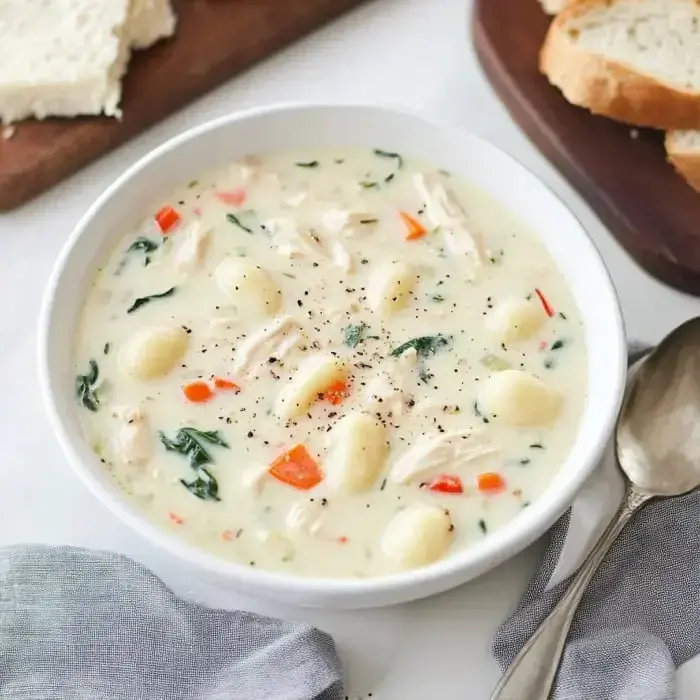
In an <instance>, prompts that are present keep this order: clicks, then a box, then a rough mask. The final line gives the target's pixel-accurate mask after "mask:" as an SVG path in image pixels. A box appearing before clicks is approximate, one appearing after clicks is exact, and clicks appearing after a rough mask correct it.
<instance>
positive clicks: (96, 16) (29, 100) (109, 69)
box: [0, 0, 129, 124]
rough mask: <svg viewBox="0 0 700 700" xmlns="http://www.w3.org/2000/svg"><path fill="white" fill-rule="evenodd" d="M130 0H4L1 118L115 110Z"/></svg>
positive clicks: (0, 10) (0, 2)
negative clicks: (97, 0) (30, 0)
mask: <svg viewBox="0 0 700 700" xmlns="http://www.w3.org/2000/svg"><path fill="white" fill-rule="evenodd" d="M128 14H129V0H108V2H96V1H95V0H47V1H45V2H34V1H32V2H27V0H0V47H1V48H0V53H1V55H2V57H1V58H0V121H1V122H2V123H3V124H9V123H10V122H13V121H17V120H19V119H24V118H25V117H30V116H35V117H37V118H39V119H43V118H44V117H47V116H49V115H56V116H74V115H76V114H100V113H102V112H104V113H105V114H108V115H117V114H118V113H119V112H118V105H119V99H120V97H121V77H122V74H123V73H124V70H125V68H126V64H127V61H128V58H129V42H128V37H127V35H126V33H125V31H124V27H125V25H126V21H127V18H128Z"/></svg>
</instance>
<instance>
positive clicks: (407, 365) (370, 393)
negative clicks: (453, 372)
mask: <svg viewBox="0 0 700 700" xmlns="http://www.w3.org/2000/svg"><path fill="white" fill-rule="evenodd" d="M417 363H418V354H417V352H416V350H415V348H409V349H408V350H406V352H404V353H402V355H401V356H400V357H397V358H396V359H395V360H394V362H393V364H392V365H391V366H390V367H389V368H388V369H383V370H381V371H379V372H378V373H377V374H376V375H375V376H374V377H373V378H372V379H370V380H369V382H367V386H366V387H365V401H366V405H367V408H368V409H369V410H370V411H372V412H374V413H383V412H391V413H392V414H393V415H395V416H400V415H401V414H402V413H403V411H404V408H405V406H406V403H407V402H408V399H409V398H410V395H409V394H408V392H407V391H406V388H407V386H408V385H409V383H410V381H411V375H412V374H413V372H414V371H415V369H416V366H417Z"/></svg>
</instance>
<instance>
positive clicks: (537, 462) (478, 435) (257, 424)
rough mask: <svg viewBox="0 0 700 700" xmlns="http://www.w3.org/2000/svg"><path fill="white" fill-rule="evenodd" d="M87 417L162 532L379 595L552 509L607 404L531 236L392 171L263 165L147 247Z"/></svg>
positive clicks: (122, 248) (293, 161)
mask: <svg viewBox="0 0 700 700" xmlns="http://www.w3.org/2000/svg"><path fill="white" fill-rule="evenodd" d="M75 357H76V366H75V373H76V377H77V378H76V395H77V396H76V398H77V403H78V409H77V410H79V413H80V416H81V420H82V423H83V425H84V430H85V433H86V435H87V436H88V439H89V440H90V441H91V443H92V445H93V446H94V450H95V452H96V453H97V454H98V455H99V457H100V459H101V461H102V463H103V464H104V468H105V469H106V470H107V471H108V472H109V473H110V474H111V476H112V477H113V479H114V481H115V482H116V483H117V484H118V485H119V487H120V488H121V489H122V490H123V491H124V492H125V493H126V494H127V495H128V497H129V498H130V499H131V500H132V501H133V503H134V504H136V506H137V507H138V508H140V509H141V510H142V511H143V512H144V514H145V515H146V516H147V517H148V518H149V519H151V520H152V521H153V522H155V523H157V524H158V525H160V526H161V527H162V528H165V529H166V530H168V531H170V532H171V533H173V534H174V535H176V536H177V537H179V538H182V539H183V540H185V541H187V542H188V543H190V544H192V545H194V546H196V547H198V548H201V549H203V550H206V551H207V552H210V553H212V554H215V555H217V556H219V557H222V558H225V559H230V560H235V561H237V562H239V563H241V564H243V565H246V566H251V567H261V568H264V569H268V570H276V571H282V572H285V573H290V574H296V575H301V576H321V577H344V578H361V577H370V576H380V575H384V574H387V573H391V572H396V571H400V570H405V569H410V568H415V567H422V566H426V565H428V564H430V563H432V562H435V561H437V560H439V559H441V558H443V557H447V556H450V555H451V554H453V553H454V552H458V551H460V550H462V549H464V548H465V547H469V546H470V545H472V544H474V543H475V542H478V541H480V540H481V539H483V538H484V537H488V536H489V533H491V532H493V531H494V530H496V529H497V528H499V527H501V526H502V525H503V524H504V523H506V522H508V521H509V520H511V519H512V518H515V517H516V516H517V515H518V513H520V512H521V511H522V510H523V509H524V508H527V507H528V505H529V504H530V503H531V502H532V501H533V500H534V499H536V498H537V497H538V496H539V495H540V494H541V493H542V492H543V490H544V489H546V488H547V486H548V484H549V483H550V481H551V480H552V478H553V475H554V474H555V473H556V471H557V469H559V467H560V465H561V464H562V462H563V461H564V460H565V458H566V456H567V454H568V452H569V450H570V448H571V445H572V443H573V440H574V437H575V434H576V431H577V425H578V421H579V417H580V415H581V412H582V408H583V404H584V400H585V387H586V382H585V376H586V353H585V347H584V340H583V333H582V324H581V320H580V318H579V314H578V311H577V309H576V306H575V304H574V300H573V298H572V295H571V292H570V291H569V289H568V288H567V285H566V282H565V280H564V279H563V277H562V275H561V273H560V272H559V270H558V269H557V267H556V266H555V264H554V263H553V261H552V259H551V258H550V256H549V255H548V253H547V251H546V249H545V248H544V246H543V245H542V244H541V243H540V242H539V241H538V240H537V239H536V237H535V236H534V235H533V234H532V233H531V232H530V231H528V230H527V229H526V227H525V226H524V225H523V223H522V222H521V221H519V220H518V218H517V217H516V216H514V215H512V214H511V213H509V212H508V211H505V210H504V209H503V208H502V207H501V206H500V205H499V204H498V203H497V202H496V201H494V200H493V199H492V198H491V197H490V196H488V195H486V194H485V193H484V192H481V191H479V190H477V189H476V188H474V187H473V186H471V185H470V184H469V183H466V182H463V181H461V180H460V179H459V178H458V177H457V176H455V175H452V174H450V173H448V172H445V171H442V170H438V169H436V168H433V167H430V166H426V165H424V164H422V163H419V162H414V161H412V160H411V159H410V158H407V157H405V156H404V155H403V154H399V153H393V152H388V151H385V150H380V149H377V150H368V151H349V150H348V151H345V150H337V151H325V150H324V151H318V152H315V151H311V152H298V153H297V152H293V153H278V154H273V155H265V156H264V157H248V158H246V159H244V160H243V161H241V162H237V163H232V164H230V165H227V166H226V167H223V168H220V169H218V170H216V171H213V172H208V173H205V174H203V175H202V176H201V177H200V178H198V179H196V180H192V181H191V182H189V183H186V184H185V185H184V186H183V187H181V188H180V189H178V190H177V191H176V192H173V193H172V195H171V196H169V197H168V198H166V199H164V200H163V201H161V202H157V203H155V204H154V206H153V208H152V210H150V211H147V212H145V217H144V218H143V220H142V221H141V222H140V223H138V224H137V225H135V226H134V228H133V229H132V230H128V231H125V232H124V236H123V237H122V238H121V240H119V242H118V245H117V246H116V247H115V248H114V250H113V252H112V254H111V256H110V257H109V259H107V260H106V261H105V262H104V266H103V267H102V268H101V269H100V270H99V272H98V274H97V276H96V278H95V280H94V284H93V286H92V288H91V289H90V291H89V293H88V295H87V300H86V303H85V308H84V310H83V312H82V319H81V326H80V332H79V334H78V339H77V347H76V355H75Z"/></svg>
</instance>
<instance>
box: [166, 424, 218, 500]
mask: <svg viewBox="0 0 700 700" xmlns="http://www.w3.org/2000/svg"><path fill="white" fill-rule="evenodd" d="M158 437H159V438H160V441H161V442H162V443H163V446H164V447H165V449H166V450H168V451H170V452H177V453H178V454H179V455H182V456H183V457H186V458H187V459H188V461H189V463H190V466H191V467H192V469H194V471H195V478H194V479H193V480H192V481H186V480H185V479H180V483H181V484H182V485H183V486H184V487H185V488H186V489H187V490H188V491H189V492H190V493H191V494H192V495H193V496H196V497H197V498H200V499H202V500H203V501H219V500H221V499H220V498H219V484H218V482H217V480H216V478H215V477H214V475H213V474H212V473H211V471H209V470H208V469H205V468H204V465H205V464H212V463H213V461H214V460H213V459H212V457H211V455H210V454H209V452H208V451H207V449H206V448H205V447H204V443H208V444H210V445H216V446H218V447H225V448H228V447H229V445H228V443H227V442H226V441H225V440H224V439H223V438H222V437H221V436H220V435H219V431H218V430H210V431H205V430H198V429H197V428H191V427H185V428H180V429H179V430H178V431H177V433H176V434H175V439H174V440H171V439H170V438H169V437H168V436H167V435H166V434H165V433H163V432H162V431H161V432H159V433H158Z"/></svg>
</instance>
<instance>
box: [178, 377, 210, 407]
mask: <svg viewBox="0 0 700 700" xmlns="http://www.w3.org/2000/svg"><path fill="white" fill-rule="evenodd" d="M182 391H183V393H184V394H185V397H186V398H187V400H188V401H191V402H192V403H204V402H205V401H209V400H210V399H212V398H213V397H214V392H213V391H212V390H211V389H210V388H209V385H208V384H207V383H206V382H191V383H190V384H186V385H185V386H183V387H182Z"/></svg>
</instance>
